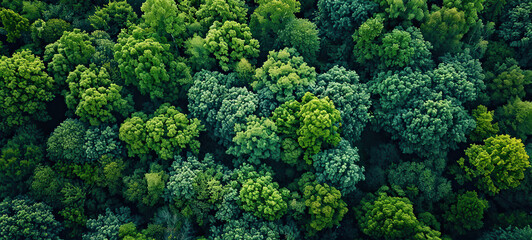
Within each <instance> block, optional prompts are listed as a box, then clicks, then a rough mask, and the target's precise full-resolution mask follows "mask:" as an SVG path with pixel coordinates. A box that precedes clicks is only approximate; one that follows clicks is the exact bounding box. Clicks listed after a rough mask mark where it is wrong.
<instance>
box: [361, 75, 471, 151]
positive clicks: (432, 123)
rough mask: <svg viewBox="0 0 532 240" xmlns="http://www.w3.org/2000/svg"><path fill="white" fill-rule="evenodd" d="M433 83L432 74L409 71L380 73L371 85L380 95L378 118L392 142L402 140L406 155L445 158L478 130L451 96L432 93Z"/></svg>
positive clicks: (373, 90) (376, 111)
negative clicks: (458, 144)
mask: <svg viewBox="0 0 532 240" xmlns="http://www.w3.org/2000/svg"><path fill="white" fill-rule="evenodd" d="M436 83H437V82H436ZM432 84H433V82H432V80H431V77H430V75H428V74H423V73H421V72H419V71H415V72H414V71H412V70H411V69H410V68H406V69H405V70H403V71H401V72H399V73H395V74H392V72H388V73H386V74H384V73H382V74H379V76H378V77H377V80H376V83H375V84H372V85H371V90H372V92H374V93H376V94H379V95H380V96H381V98H380V99H379V101H378V102H377V106H376V108H377V109H376V110H375V117H376V119H377V121H378V122H380V123H381V124H382V126H383V127H384V129H385V130H386V131H388V132H390V133H391V134H392V139H397V140H399V146H400V147H401V149H402V151H403V152H404V153H417V154H418V155H420V156H422V157H432V158H434V157H437V156H440V157H441V156H445V153H446V152H447V150H448V149H453V148H456V147H457V143H459V142H464V141H465V140H466V137H465V136H466V134H468V133H469V131H471V130H473V129H474V127H475V122H474V120H473V119H471V117H470V116H469V115H468V114H467V112H466V111H465V110H464V108H463V107H462V106H460V105H459V104H457V102H456V100H454V99H453V98H452V97H450V96H446V95H443V94H442V93H441V92H439V93H435V92H432V91H433V90H431V88H429V86H431V85H432ZM466 86H467V85H466ZM432 88H434V87H432ZM395 89H401V91H397V90H395ZM431 92H432V93H431ZM414 96H419V97H414ZM421 96H423V97H421ZM446 98H449V99H446ZM392 112H393V113H392Z"/></svg>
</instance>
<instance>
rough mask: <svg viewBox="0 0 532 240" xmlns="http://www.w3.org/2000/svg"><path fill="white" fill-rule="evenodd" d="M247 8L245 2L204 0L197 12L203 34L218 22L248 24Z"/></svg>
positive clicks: (240, 0)
mask: <svg viewBox="0 0 532 240" xmlns="http://www.w3.org/2000/svg"><path fill="white" fill-rule="evenodd" d="M247 12H248V11H247V7H246V6H245V3H244V1H243V0H204V1H201V5H200V7H199V8H198V11H197V12H196V17H197V19H198V22H199V23H200V25H201V28H202V32H206V31H207V30H209V28H210V27H211V26H212V25H213V24H214V22H216V21H218V22H221V23H225V22H228V21H234V22H237V23H239V24H245V23H246V22H247Z"/></svg>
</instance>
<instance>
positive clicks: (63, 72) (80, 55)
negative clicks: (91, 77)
mask: <svg viewBox="0 0 532 240" xmlns="http://www.w3.org/2000/svg"><path fill="white" fill-rule="evenodd" d="M95 52H96V49H95V48H94V46H93V45H92V43H91V41H90V37H89V34H87V33H86V32H84V31H81V30H79V29H74V30H73V31H71V32H65V33H63V35H62V36H61V38H59V40H57V41H56V42H54V43H52V44H49V45H47V46H46V50H45V51H44V61H45V62H47V63H48V66H47V70H48V73H49V74H50V75H51V76H53V78H54V80H55V81H56V82H57V85H58V87H59V88H60V89H61V88H63V87H64V86H65V81H66V78H67V77H68V74H69V73H70V72H71V71H73V70H74V69H75V68H76V67H77V66H78V65H88V63H89V61H90V59H91V57H92V55H93V54H94V53H95Z"/></svg>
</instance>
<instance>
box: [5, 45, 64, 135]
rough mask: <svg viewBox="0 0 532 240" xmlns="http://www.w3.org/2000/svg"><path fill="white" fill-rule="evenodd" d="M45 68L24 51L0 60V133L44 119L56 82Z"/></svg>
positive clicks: (38, 60) (40, 62)
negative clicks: (31, 121)
mask: <svg viewBox="0 0 532 240" xmlns="http://www.w3.org/2000/svg"><path fill="white" fill-rule="evenodd" d="M44 69H45V68H44V64H43V62H42V61H41V59H40V58H39V57H37V56H35V55H33V54H32V53H31V52H30V51H27V50H26V51H22V52H18V53H15V54H13V56H12V57H10V58H8V57H6V56H3V57H1V58H0V132H8V131H9V130H10V129H11V128H13V127H16V126H22V125H24V124H26V123H27V122H29V121H30V120H39V121H43V120H46V119H47V114H46V110H45V109H46V103H47V102H50V101H52V99H53V98H54V93H53V92H54V90H55V82H54V80H53V79H52V78H51V77H49V76H48V74H46V72H45V71H44Z"/></svg>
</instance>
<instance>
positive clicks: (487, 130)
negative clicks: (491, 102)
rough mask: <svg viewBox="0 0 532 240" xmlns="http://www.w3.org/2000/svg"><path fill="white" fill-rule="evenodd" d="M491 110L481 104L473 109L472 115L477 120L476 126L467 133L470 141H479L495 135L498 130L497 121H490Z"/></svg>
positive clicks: (491, 117) (491, 119) (491, 116)
mask: <svg viewBox="0 0 532 240" xmlns="http://www.w3.org/2000/svg"><path fill="white" fill-rule="evenodd" d="M493 112H494V111H488V108H487V107H485V106H483V105H478V106H477V108H476V109H473V117H474V118H475V121H476V122H477V126H476V128H475V129H474V130H473V131H472V132H471V134H470V135H469V138H470V139H471V140H472V141H475V142H480V141H482V140H484V139H486V138H489V137H493V136H495V134H497V133H498V132H499V123H497V122H496V123H492V121H493Z"/></svg>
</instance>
